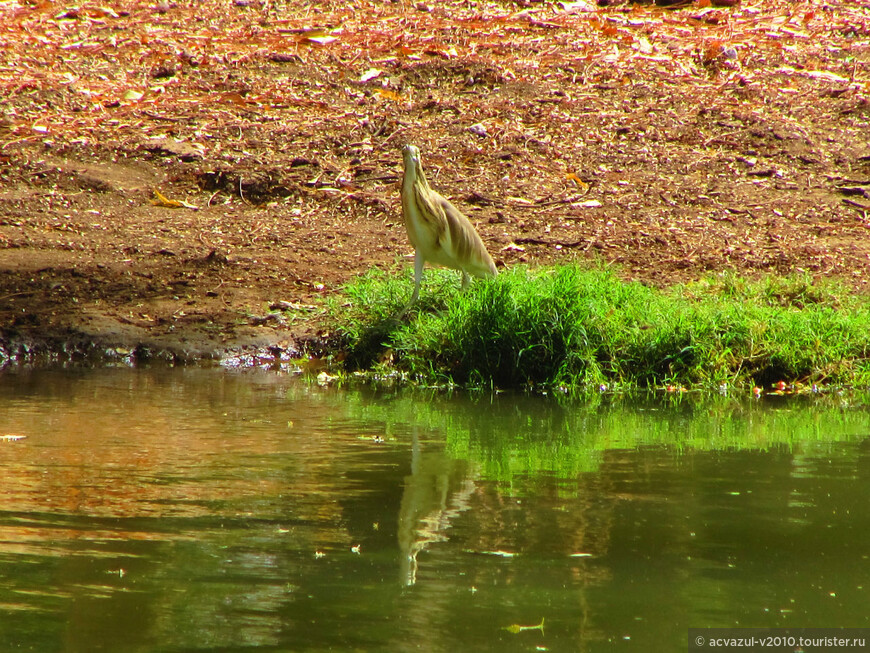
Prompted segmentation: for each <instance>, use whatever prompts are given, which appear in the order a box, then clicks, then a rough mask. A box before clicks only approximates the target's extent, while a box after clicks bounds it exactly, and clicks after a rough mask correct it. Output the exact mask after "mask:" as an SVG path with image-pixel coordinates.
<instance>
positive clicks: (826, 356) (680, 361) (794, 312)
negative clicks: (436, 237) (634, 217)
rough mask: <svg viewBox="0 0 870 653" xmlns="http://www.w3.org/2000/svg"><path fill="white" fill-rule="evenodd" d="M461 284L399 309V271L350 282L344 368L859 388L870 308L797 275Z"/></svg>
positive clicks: (514, 277)
mask: <svg viewBox="0 0 870 653" xmlns="http://www.w3.org/2000/svg"><path fill="white" fill-rule="evenodd" d="M458 286H459V284H458V275H457V274H456V273H455V272H453V271H448V270H427V273H426V283H425V284H424V288H423V291H422V293H421V298H420V301H419V302H418V304H417V305H415V306H414V307H412V308H411V309H410V310H409V311H407V313H403V309H404V308H405V305H406V302H407V300H408V298H409V297H410V295H411V292H412V290H413V279H412V278H411V275H410V274H409V273H407V272H405V273H404V274H401V275H398V276H396V275H390V274H388V273H385V272H382V271H373V272H371V273H370V274H367V275H365V276H362V277H360V278H358V279H356V280H354V281H353V282H352V283H351V284H350V285H348V286H347V288H346V289H345V292H344V295H343V297H342V298H341V299H340V300H337V301H334V302H333V303H332V305H331V307H330V312H331V315H332V317H333V319H334V321H335V323H336V324H337V329H338V330H339V332H340V333H341V334H342V340H343V343H344V347H345V348H346V351H347V358H346V361H347V362H346V364H347V365H348V367H349V368H350V369H364V370H372V369H375V370H379V369H381V368H384V367H390V368H395V369H398V370H401V371H404V372H408V373H410V374H412V375H414V376H416V377H417V378H418V379H420V380H421V381H423V382H425V383H435V384H437V383H456V384H462V385H469V386H496V387H502V388H507V387H522V386H529V385H532V386H542V385H543V386H560V387H564V388H570V389H573V390H577V389H584V388H589V387H598V386H600V385H607V386H609V387H614V386H619V387H656V386H663V385H675V386H686V387H689V386H693V387H697V386H719V385H721V384H723V383H729V384H731V385H737V386H740V385H761V386H766V385H769V384H772V383H775V382H777V381H787V382H800V383H806V384H810V383H814V382H816V383H821V382H832V383H838V384H845V385H866V384H867V383H868V382H870V363H868V359H870V302H868V299H867V298H866V297H861V296H856V295H853V294H850V293H849V292H848V291H846V290H844V289H842V288H840V287H837V286H836V285H833V284H827V283H824V284H819V283H816V282H814V281H813V280H812V279H810V278H808V277H788V278H774V277H771V278H768V279H765V280H762V281H748V280H746V279H742V278H740V277H735V276H732V275H724V276H722V277H719V278H715V279H707V280H704V281H700V282H697V283H694V284H690V285H682V286H676V287H673V288H671V289H669V290H657V289H654V288H649V287H646V286H644V285H642V284H639V283H633V282H624V281H621V280H620V279H619V278H618V277H617V276H616V275H615V274H614V273H613V272H612V271H611V270H610V269H609V268H607V267H597V268H590V269H585V268H581V267H578V266H575V265H569V266H563V267H556V268H543V269H536V270H530V269H528V268H526V267H515V268H512V269H510V270H507V271H505V272H503V273H502V274H501V275H499V276H498V277H497V278H495V279H492V280H487V281H477V282H475V283H474V284H473V285H472V287H471V288H470V289H469V290H468V291H467V292H465V293H461V292H459V290H458Z"/></svg>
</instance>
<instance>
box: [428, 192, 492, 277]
mask: <svg viewBox="0 0 870 653" xmlns="http://www.w3.org/2000/svg"><path fill="white" fill-rule="evenodd" d="M437 199H438V204H439V205H440V206H441V208H442V210H443V211H444V216H445V219H446V221H447V230H446V234H445V242H443V243H442V246H443V247H444V248H445V249H447V250H449V252H450V255H451V256H452V257H453V258H454V259H455V260H456V261H458V262H459V263H460V267H461V268H462V269H463V270H465V271H466V272H470V273H471V274H474V275H477V276H486V275H488V274H491V275H495V273H496V272H495V263H494V262H493V260H492V258H491V257H490V255H489V252H487V251H486V245H484V244H483V240H482V239H481V237H480V234H478V233H477V231H476V230H475V228H474V225H472V224H471V222H470V221H469V219H468V218H467V217H465V215H464V214H463V213H462V211H460V210H459V209H457V208H456V207H455V206H453V204H452V203H451V202H450V200H448V199H447V198H445V197H442V196H441V195H438V196H437Z"/></svg>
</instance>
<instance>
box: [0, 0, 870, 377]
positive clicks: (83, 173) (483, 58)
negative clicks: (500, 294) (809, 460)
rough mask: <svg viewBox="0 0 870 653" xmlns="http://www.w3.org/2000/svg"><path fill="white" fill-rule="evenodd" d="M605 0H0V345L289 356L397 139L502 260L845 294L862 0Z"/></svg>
mask: <svg viewBox="0 0 870 653" xmlns="http://www.w3.org/2000/svg"><path fill="white" fill-rule="evenodd" d="M601 4H605V5H607V6H598V5H595V4H594V3H589V4H587V3H585V2H582V1H581V2H557V3H549V2H547V3H544V2H534V1H531V2H495V1H491V0H480V1H472V0H462V1H452V2H451V1H448V2H435V1H434V0H433V1H431V2H418V3H413V2H405V1H394V2H387V1H384V2H341V3H339V2H333V1H332V0H320V1H307V2H306V1H305V0H294V1H293V2H277V1H271V0H262V1H260V0H235V2H232V1H224V2H218V1H216V0H206V1H204V2H176V3H170V2H163V1H161V2H156V3H155V2H107V3H100V4H88V3H84V4H80V5H78V6H77V7H73V6H72V5H64V4H61V3H56V2H47V1H42V0H34V1H31V2H27V1H20V2H17V3H16V2H14V1H13V2H4V3H2V4H0V71H2V76H0V78H2V80H0V89H2V98H3V102H2V107H0V361H2V360H4V359H6V358H8V357H10V356H13V357H14V356H15V355H16V354H20V355H22V356H24V355H25V354H26V353H27V352H28V351H31V350H33V349H34V348H36V349H40V348H45V347H47V348H55V349H64V348H67V349H69V350H70V351H72V350H74V349H75V348H76V347H79V348H82V349H83V350H86V349H88V347H91V348H92V347H93V345H92V343H94V342H96V343H99V344H100V346H105V345H113V346H115V347H120V352H121V354H122V355H130V356H136V355H140V354H143V352H146V351H151V352H161V351H169V352H173V353H174V355H178V356H190V355H201V354H214V353H217V354H218V355H220V354H221V352H225V351H227V350H233V351H240V349H239V348H242V349H241V350H244V348H246V347H247V348H265V349H268V348H270V347H271V351H272V352H275V353H281V352H283V353H285V354H289V353H290V352H292V351H293V350H294V348H295V347H297V346H298V344H299V342H300V341H306V340H307V339H308V337H309V336H311V335H312V334H315V335H316V334H317V333H318V332H319V330H320V329H321V328H322V321H321V320H322V313H321V309H319V308H317V306H318V300H319V299H320V298H322V297H324V296H326V295H329V294H331V293H335V292H336V291H337V290H338V289H339V288H340V287H341V286H342V284H343V283H345V282H346V281H348V280H349V279H350V278H352V277H353V276H355V275H358V274H361V273H364V272H365V271H366V270H369V269H371V268H372V267H373V266H378V267H385V268H389V269H399V268H400V267H401V266H409V265H410V258H409V256H410V255H411V253H412V250H411V247H410V245H409V243H408V240H407V237H406V235H405V232H404V227H403V224H402V219H401V214H400V203H399V186H400V181H401V175H402V170H401V156H400V152H399V150H400V148H401V146H402V145H404V144H405V143H414V144H417V145H418V146H420V148H421V150H422V151H423V155H424V166H425V167H426V169H427V171H428V176H429V180H430V183H431V184H432V185H433V187H435V188H436V189H437V190H439V191H441V192H442V193H443V194H445V195H447V196H448V197H450V198H451V199H452V200H453V201H454V203H456V204H457V205H458V206H459V207H460V208H461V209H462V210H463V211H465V212H466V214H467V215H468V216H469V218H470V219H471V220H472V222H473V223H474V224H475V225H476V226H477V228H478V230H479V231H480V233H481V235H482V236H483V239H484V241H485V242H486V244H487V246H488V248H489V250H490V252H491V253H492V255H493V257H494V258H495V259H496V261H497V264H498V265H499V266H512V265H516V264H518V263H528V264H530V265H544V264H553V263H560V262H566V261H571V260H578V259H580V260H582V259H588V258H600V259H603V260H606V261H610V262H613V263H616V264H618V266H619V268H618V269H619V270H620V271H621V274H622V275H623V276H624V277H625V278H627V279H637V280H642V281H644V282H649V283H653V284H657V285H667V284H672V283H675V282H682V281H689V280H693V279H698V278H701V277H703V276H705V275H710V274H718V273H723V272H728V271H733V272H736V273H739V274H741V275H747V276H756V275H760V274H786V273H792V272H801V271H803V272H807V273H809V274H811V275H813V276H816V277H835V278H838V279H840V280H842V281H843V282H845V283H846V284H849V285H850V286H853V287H854V288H855V289H856V290H857V291H858V292H863V293H867V292H868V278H870V101H868V96H870V3H867V2H855V1H854V0H842V1H837V0H828V1H827V2H792V1H788V2H785V1H780V0H754V1H753V2H743V3H739V2H730V1H724V0H720V1H719V2H716V0H713V3H712V5H711V3H710V1H709V0H700V1H696V2H694V3H691V4H689V5H688V6H683V7H680V8H662V7H657V6H654V5H651V4H645V5H635V4H626V3H622V2H612V3H605V2H602V3H601ZM718 5H725V6H718ZM728 5H733V6H728ZM158 193H159V195H158ZM457 283H458V279H457Z"/></svg>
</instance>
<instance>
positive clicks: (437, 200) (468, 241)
mask: <svg viewBox="0 0 870 653" xmlns="http://www.w3.org/2000/svg"><path fill="white" fill-rule="evenodd" d="M402 158H403V160H404V164H405V177H404V179H403V180H402V214H403V216H404V218H405V228H406V229H407V230H408V238H409V239H410V240H411V244H412V245H413V246H414V250H415V251H414V294H413V296H412V297H411V303H412V304H413V303H414V302H415V301H417V297H418V296H419V294H420V282H421V281H422V279H423V264H424V263H425V262H426V261H429V262H430V263H435V264H437V265H443V266H446V267H449V268H454V269H456V270H460V271H461V272H462V287H463V288H465V287H466V286H467V285H468V282H469V275H473V276H475V277H494V276H495V275H496V274H498V273H497V272H496V269H495V263H494V262H493V260H492V257H491V256H490V255H489V252H487V251H486V246H485V245H484V244H483V241H482V240H481V239H480V236H479V235H478V233H477V232H476V231H475V230H474V227H473V226H472V224H471V222H469V221H468V218H466V217H465V216H464V215H463V214H462V212H461V211H460V210H459V209H457V208H456V207H455V206H453V204H451V203H450V201H449V200H448V199H447V198H445V197H444V196H442V195H440V194H439V193H436V192H435V191H434V190H432V188H431V187H430V186H429V182H427V181H426V175H424V174H423V164H422V162H421V160H420V149H419V148H418V147H416V146H414V145H406V146H405V147H404V148H403V149H402Z"/></svg>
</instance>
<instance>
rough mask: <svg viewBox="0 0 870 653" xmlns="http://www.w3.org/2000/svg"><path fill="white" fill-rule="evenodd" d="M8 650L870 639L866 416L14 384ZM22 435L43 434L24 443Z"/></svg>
mask: <svg viewBox="0 0 870 653" xmlns="http://www.w3.org/2000/svg"><path fill="white" fill-rule="evenodd" d="M0 436H2V437H3V438H4V439H3V440H0V464H2V469H3V482H2V484H0V650H3V651H7V650H8V651H11V650H34V651H41V652H48V651H134V652H135V651H237V650H241V649H245V650H263V651H326V650H340V651H346V650H364V651H378V650H380V651H410V650H415V651H418V650H424V651H451V652H452V651H460V650H463V651H471V650H498V651H541V650H545V651H546V650H549V651H568V650H571V651H579V650H583V651H599V650H600V651H604V650H607V651H611V650H626V651H632V650H637V651H649V650H685V649H686V637H687V629H688V628H689V627H708V626H709V627H712V626H757V627H762V626H763V627H772V626H793V627H798V626H820V627H835V626H847V627H866V626H870V610H868V609H867V605H868V592H870V561H868V555H870V547H868V546H867V542H868V536H870V502H868V496H870V415H868V412H867V410H866V409H864V408H861V407H860V406H856V407H853V406H850V405H849V404H848V401H847V400H846V399H845V398H841V397H835V396H829V397H824V398H821V399H816V400H813V401H799V400H785V399H779V398H765V399H763V400H761V401H754V400H745V399H740V400H738V399H730V398H727V397H715V398H713V397H709V398H706V399H701V398H691V397H681V398H672V399H671V400H670V401H668V400H662V399H659V400H654V401H653V400H648V401H645V402H639V401H634V402H631V401H627V400H622V399H619V398H614V397H608V396H602V397H599V398H597V399H596V400H594V401H584V402H581V401H570V400H565V399H562V400H559V399H555V398H551V397H531V396H525V395H522V394H496V395H490V394H476V395H469V394H464V393H453V394H448V393H443V392H434V391H424V390H419V389H417V390H410V389H405V390H389V389H379V390H378V389H371V388H363V389H359V388H354V389H340V388H334V387H320V386H318V385H317V384H316V383H314V382H312V381H310V380H305V379H301V378H299V377H295V376H293V375H290V374H283V373H279V372H274V371H259V370H254V371H246V372H238V371H227V370H222V369H202V368H185V369H172V368H162V369H127V368H118V369H112V368H109V369H98V370H76V369H71V370H70V369H66V370H64V369H54V370H11V371H10V370H7V371H6V372H4V373H3V374H0ZM21 436H24V437H21Z"/></svg>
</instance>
